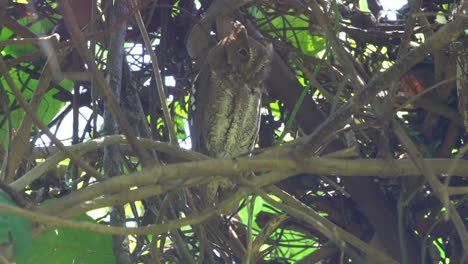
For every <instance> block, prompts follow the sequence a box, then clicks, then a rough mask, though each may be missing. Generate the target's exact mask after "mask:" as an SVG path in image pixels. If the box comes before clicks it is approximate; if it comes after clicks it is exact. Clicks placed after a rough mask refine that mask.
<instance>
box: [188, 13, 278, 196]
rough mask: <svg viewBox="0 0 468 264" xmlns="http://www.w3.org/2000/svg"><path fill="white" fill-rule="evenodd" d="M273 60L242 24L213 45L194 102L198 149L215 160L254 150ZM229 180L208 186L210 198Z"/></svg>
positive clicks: (195, 146)
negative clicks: (263, 98) (265, 86)
mask: <svg viewBox="0 0 468 264" xmlns="http://www.w3.org/2000/svg"><path fill="white" fill-rule="evenodd" d="M272 57H273V47H272V45H271V44H269V45H267V46H266V47H265V46H263V45H262V44H260V43H259V42H257V41H256V40H254V39H253V38H251V37H249V36H248V35H247V31H246V29H245V27H244V26H243V25H242V24H241V23H240V22H235V23H234V24H233V29H232V32H231V34H230V35H229V36H227V37H225V38H224V39H222V40H221V41H220V42H219V43H218V44H217V45H216V46H214V47H213V48H212V49H211V50H210V52H209V53H208V56H207V58H206V60H205V62H204V64H203V66H202V68H201V70H200V72H199V74H198V76H197V79H196V81H195V85H194V91H193V92H194V96H192V98H193V99H194V100H193V101H192V122H193V123H192V131H191V134H192V135H191V139H192V145H193V149H194V150H196V151H199V152H201V153H204V154H206V155H208V156H211V157H213V158H230V157H235V156H238V155H240V154H244V153H247V152H249V151H251V150H252V149H253V147H254V145H255V140H256V138H257V136H258V130H259V124H260V108H261V98H262V93H263V92H264V86H263V82H264V80H265V79H266V77H267V75H268V73H269V69H270V64H271V61H272ZM231 186H232V183H230V182H229V180H227V179H226V180H222V181H215V182H212V183H210V184H208V187H207V194H206V195H207V199H208V200H210V201H213V200H214V197H215V196H216V193H217V191H218V187H220V188H230V187H231Z"/></svg>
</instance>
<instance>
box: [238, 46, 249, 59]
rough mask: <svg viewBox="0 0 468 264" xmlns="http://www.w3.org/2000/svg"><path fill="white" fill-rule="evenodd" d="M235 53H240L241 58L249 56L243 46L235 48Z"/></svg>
mask: <svg viewBox="0 0 468 264" xmlns="http://www.w3.org/2000/svg"><path fill="white" fill-rule="evenodd" d="M237 53H238V54H239V55H241V56H242V57H243V58H248V56H249V52H248V51H247V50H246V49H244V48H242V49H238V50H237Z"/></svg>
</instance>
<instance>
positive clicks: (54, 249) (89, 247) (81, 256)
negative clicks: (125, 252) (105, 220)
mask: <svg viewBox="0 0 468 264" xmlns="http://www.w3.org/2000/svg"><path fill="white" fill-rule="evenodd" d="M75 220H79V221H86V222H95V221H94V220H93V219H92V218H91V217H89V216H87V215H85V216H81V217H79V218H77V219H75ZM18 263H20V262H18ZM21 263H34V264H36V263H75V264H80V263H83V264H84V263H86V264H93V263H96V264H98V263H115V258H114V254H113V252H112V236H111V235H104V234H100V233H96V232H91V231H83V230H78V229H71V228H57V229H53V230H50V231H48V232H47V233H45V234H42V235H40V236H39V237H37V238H35V239H34V240H33V250H32V253H31V254H30V255H29V257H28V258H26V259H25V260H24V262H21Z"/></svg>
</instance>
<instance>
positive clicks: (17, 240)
mask: <svg viewBox="0 0 468 264" xmlns="http://www.w3.org/2000/svg"><path fill="white" fill-rule="evenodd" d="M0 203H2V204H8V205H12V206H17V205H16V204H15V202H13V201H12V200H11V198H10V197H8V196H7V195H6V194H5V193H3V192H0ZM31 237H32V235H31V225H30V224H29V222H28V221H27V220H26V219H24V218H22V217H19V216H15V215H10V214H6V213H4V212H0V242H1V243H8V242H11V241H10V239H13V241H12V242H13V245H14V252H15V253H14V254H15V258H16V259H21V257H22V256H26V255H28V254H30V252H31V250H32V242H31Z"/></svg>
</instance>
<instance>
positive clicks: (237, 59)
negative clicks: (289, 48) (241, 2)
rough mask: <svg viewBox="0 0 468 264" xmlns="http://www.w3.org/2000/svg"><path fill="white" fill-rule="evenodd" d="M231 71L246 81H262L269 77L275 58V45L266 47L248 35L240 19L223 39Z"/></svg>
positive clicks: (222, 44) (222, 43)
mask: <svg viewBox="0 0 468 264" xmlns="http://www.w3.org/2000/svg"><path fill="white" fill-rule="evenodd" d="M220 44H221V46H222V47H223V48H224V51H225V56H226V63H227V66H228V69H229V71H232V72H233V73H238V74H240V75H241V76H242V77H243V78H244V80H245V81H247V82H249V81H258V82H262V81H264V80H265V78H266V77H267V74H268V72H269V70H270V64H271V61H272V59H273V46H272V45H271V44H268V45H267V46H266V47H265V46H263V45H262V44H260V43H259V42H258V41H256V40H255V39H253V38H251V37H249V36H248V35H247V30H246V29H245V27H244V26H243V25H242V24H241V23H240V22H238V21H236V22H234V24H233V29H232V32H231V34H230V35H229V36H227V37H226V38H224V39H223V40H222V41H221V43H220Z"/></svg>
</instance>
